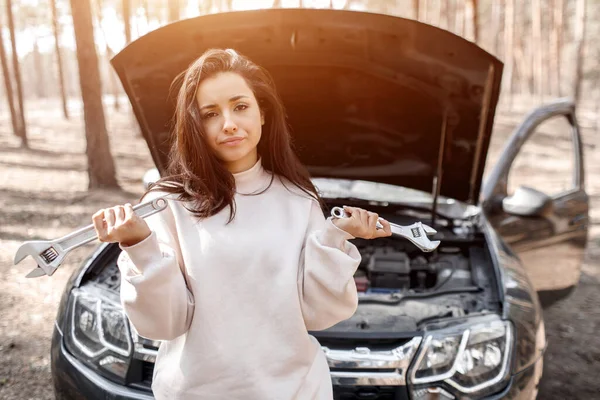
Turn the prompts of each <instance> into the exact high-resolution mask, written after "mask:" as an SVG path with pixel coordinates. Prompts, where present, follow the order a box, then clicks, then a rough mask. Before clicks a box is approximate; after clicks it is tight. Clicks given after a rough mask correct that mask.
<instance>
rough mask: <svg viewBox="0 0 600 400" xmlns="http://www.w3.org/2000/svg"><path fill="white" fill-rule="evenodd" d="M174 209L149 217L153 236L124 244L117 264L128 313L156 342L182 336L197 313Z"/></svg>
mask: <svg viewBox="0 0 600 400" xmlns="http://www.w3.org/2000/svg"><path fill="white" fill-rule="evenodd" d="M153 197H154V196H153ZM147 199H149V197H147ZM144 201H146V199H145V200H144ZM168 203H170V200H169V201H168ZM171 207H172V205H171V204H169V206H168V207H167V208H166V209H165V210H163V211H161V212H159V213H156V214H154V215H151V216H150V217H147V218H146V219H145V220H146V223H148V226H149V227H150V229H151V231H152V233H151V234H150V236H148V237H147V238H146V239H144V240H143V241H141V242H139V243H137V244H135V245H133V246H122V245H121V246H120V247H121V250H122V252H121V254H120V255H119V258H118V261H117V265H118V267H119V270H120V271H121V304H122V305H123V308H124V310H125V313H126V315H127V317H128V318H129V321H130V322H131V324H132V325H133V326H134V328H135V329H136V330H137V332H138V333H139V334H140V335H141V336H143V337H145V338H148V339H153V340H172V339H175V338H176V337H178V336H181V335H183V334H184V333H186V332H187V330H188V329H189V326H190V324H191V321H192V316H193V314H194V305H195V303H194V297H193V294H192V293H191V292H190V290H189V287H188V285H187V282H186V273H185V266H184V263H183V258H182V255H181V248H180V246H179V241H178V240H177V231H176V228H175V220H174V217H173V212H172V210H171Z"/></svg>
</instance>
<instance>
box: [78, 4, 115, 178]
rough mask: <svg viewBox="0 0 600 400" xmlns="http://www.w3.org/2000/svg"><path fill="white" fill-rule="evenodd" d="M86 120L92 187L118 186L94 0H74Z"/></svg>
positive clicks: (80, 77)
mask: <svg viewBox="0 0 600 400" xmlns="http://www.w3.org/2000/svg"><path fill="white" fill-rule="evenodd" d="M70 2H71V13H72V15H73V30H74V32H75V44H76V46H77V65H78V66H79V82H80V85H81V98H82V101H83V115H84V120H85V137H86V155H87V159H88V177H89V183H88V188H89V189H94V188H118V187H119V185H118V184H117V180H116V177H115V165H114V161H113V157H112V154H111V152H110V142H109V138H108V133H107V132H106V120H105V119H104V108H103V106H102V87H101V84H100V70H99V69H98V55H97V54H96V47H95V42H94V29H93V24H92V10H91V6H90V0H70Z"/></svg>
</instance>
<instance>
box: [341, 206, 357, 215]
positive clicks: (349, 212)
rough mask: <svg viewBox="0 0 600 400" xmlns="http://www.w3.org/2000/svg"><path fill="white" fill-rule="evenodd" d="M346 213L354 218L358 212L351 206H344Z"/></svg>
mask: <svg viewBox="0 0 600 400" xmlns="http://www.w3.org/2000/svg"><path fill="white" fill-rule="evenodd" d="M344 211H346V214H348V217H352V216H353V215H355V214H356V212H357V211H356V207H349V206H344Z"/></svg>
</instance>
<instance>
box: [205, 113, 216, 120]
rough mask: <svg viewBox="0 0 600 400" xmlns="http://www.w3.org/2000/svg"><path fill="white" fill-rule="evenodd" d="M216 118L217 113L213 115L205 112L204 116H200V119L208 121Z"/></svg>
mask: <svg viewBox="0 0 600 400" xmlns="http://www.w3.org/2000/svg"><path fill="white" fill-rule="evenodd" d="M216 116H217V113H215V112H207V113H206V114H204V115H203V116H202V119H209V118H212V117H216Z"/></svg>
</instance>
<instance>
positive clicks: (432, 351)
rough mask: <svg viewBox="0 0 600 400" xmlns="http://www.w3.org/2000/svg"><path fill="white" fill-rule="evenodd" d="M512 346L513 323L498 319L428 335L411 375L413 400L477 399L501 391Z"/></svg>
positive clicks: (507, 373) (481, 321) (485, 319)
mask: <svg viewBox="0 0 600 400" xmlns="http://www.w3.org/2000/svg"><path fill="white" fill-rule="evenodd" d="M512 344H513V328H512V325H511V323H510V322H508V321H502V320H500V318H498V317H495V316H494V317H491V318H484V319H483V320H479V321H478V322H474V321H472V322H471V324H469V325H460V326H455V327H451V328H445V329H440V330H432V331H430V332H428V333H427V334H426V336H425V339H424V341H423V345H422V347H421V349H420V351H419V353H418V354H417V357H416V359H415V362H414V363H413V365H412V367H411V371H410V385H411V392H412V398H413V399H415V400H417V399H418V400H425V399H433V398H439V399H454V398H457V397H459V398H461V399H462V398H478V397H481V396H486V395H489V394H492V393H495V392H497V391H499V390H501V389H502V388H504V386H505V385H506V383H507V380H508V378H509V376H510V369H509V368H508V364H509V360H510V357H511V349H512ZM435 396H437V397H435Z"/></svg>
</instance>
